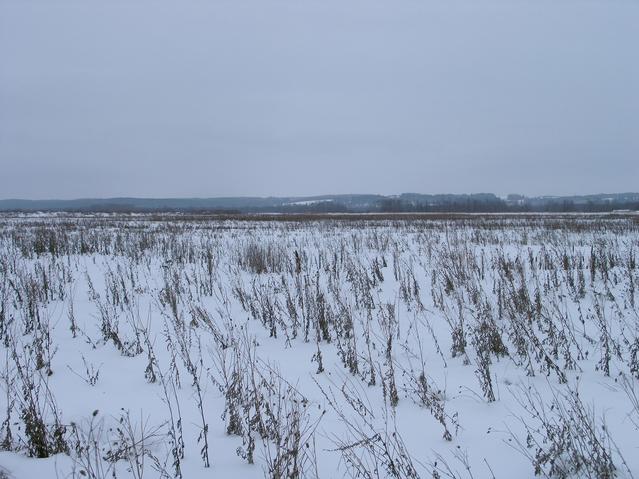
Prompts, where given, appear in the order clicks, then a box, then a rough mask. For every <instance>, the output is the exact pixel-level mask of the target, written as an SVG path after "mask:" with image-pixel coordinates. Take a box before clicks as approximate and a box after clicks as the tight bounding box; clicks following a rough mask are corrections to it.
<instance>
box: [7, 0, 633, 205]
mask: <svg viewBox="0 0 639 479" xmlns="http://www.w3.org/2000/svg"><path fill="white" fill-rule="evenodd" d="M638 25H639V1H637V0H179V1H178V0H174V1H170V0H152V1H151V0H108V1H107V0H0V198H10V197H21V198H74V197H87V196H91V197H105V196H156V197H159V196H227V195H233V196H234V195H307V194H309V195H310V194H320V193H384V194H392V193H400V192H409V191H410V192H420V193H443V192H453V193H462V192H483V191H489V192H495V193H498V194H504V193H508V192H521V193H524V194H530V195H537V194H575V193H596V192H621V191H637V190H639V26H638Z"/></svg>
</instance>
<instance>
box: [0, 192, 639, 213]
mask: <svg viewBox="0 0 639 479" xmlns="http://www.w3.org/2000/svg"><path fill="white" fill-rule="evenodd" d="M615 210H633V211H637V210H639V193H615V194H596V195H584V196H537V197H526V196H523V195H518V194H511V195H508V196H507V197H506V198H500V197H498V196H496V195H494V194H492V193H479V194H463V195H460V194H442V195H425V194H419V193H403V194H401V195H386V196H385V195H323V196H299V197H265V198H263V197H220V198H81V199H74V200H22V199H7V200H0V211H25V212H33V211H71V212H73V211H78V212H153V211H156V212H157V211H173V212H175V211H185V212H187V211H188V212H208V213H333V212H334V213H348V212H352V213H374V212H388V213H390V212H438V213H440V212H460V213H475V212H477V213H489V212H495V213H498V212H527V211H530V212H572V211H574V212H607V211H615Z"/></svg>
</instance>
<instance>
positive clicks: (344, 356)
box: [0, 215, 639, 479]
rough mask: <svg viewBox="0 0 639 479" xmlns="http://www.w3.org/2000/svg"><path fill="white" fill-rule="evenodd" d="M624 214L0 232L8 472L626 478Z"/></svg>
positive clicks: (637, 404)
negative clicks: (615, 215)
mask: <svg viewBox="0 0 639 479" xmlns="http://www.w3.org/2000/svg"><path fill="white" fill-rule="evenodd" d="M638 253H639V221H637V218H636V216H635V217H631V216H627V217H624V216H618V217H612V216H608V217H606V216H598V215H588V216H575V215H572V216H552V215H543V216H541V215H539V216H535V215H530V216H523V215H520V216H512V217H506V216H498V215H490V216H472V217H471V216H459V217H450V218H446V217H443V216H438V217H434V218H431V219H416V218H413V217H398V218H397V219H388V218H383V217H379V218H378V217H375V216H369V217H366V218H357V217H354V218H352V219H349V218H348V217H346V218H342V217H340V218H339V219H337V218H334V219H331V218H323V219H308V220H303V219H302V220H299V221H287V220H286V217H282V219H281V220H273V219H270V220H266V218H263V219H260V218H255V219H253V220H246V219H241V218H236V219H226V220H224V219H206V218H199V217H195V216H194V217H183V216H179V215H174V216H167V215H136V216H126V215H94V216H91V215H21V216H11V215H4V216H1V217H0V357H1V358H2V359H1V362H0V372H1V374H0V384H1V385H2V394H1V395H0V423H1V424H0V447H1V449H2V452H0V471H4V472H0V477H2V476H3V473H4V474H6V475H7V476H8V477H11V478H16V479H31V478H71V477H73V478H76V477H77V478H81V477H83V478H86V477H88V478H107V477H114V476H115V477H120V478H125V477H132V478H185V479H191V478H193V479H199V478H211V477H216V478H239V477H247V478H261V477H269V478H296V477H300V478H316V477H321V478H340V477H362V478H378V477H380V478H381V477H394V478H417V477H420V478H431V477H434V478H476V479H479V478H493V477H494V478H500V479H501V478H526V477H530V478H532V477H535V475H538V476H542V477H592V478H609V477H632V476H633V474H634V475H635V476H639V454H637V452H638V450H637V448H638V447H639V434H638V433H637V426H639V384H638V378H639V316H638V312H639V309H638V305H637V302H639V297H638V295H637V293H636V288H637V285H638V284H637V283H638V282H639V269H637V254H638Z"/></svg>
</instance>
